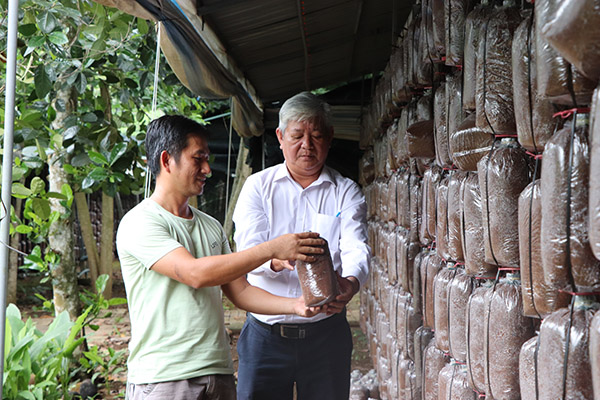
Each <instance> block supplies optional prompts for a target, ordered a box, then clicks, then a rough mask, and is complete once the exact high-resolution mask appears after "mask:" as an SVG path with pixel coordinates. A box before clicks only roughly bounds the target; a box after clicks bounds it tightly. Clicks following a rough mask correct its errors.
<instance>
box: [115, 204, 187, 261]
mask: <svg viewBox="0 0 600 400" xmlns="http://www.w3.org/2000/svg"><path fill="white" fill-rule="evenodd" d="M179 247H182V244H181V243H179V242H178V241H177V240H175V239H174V238H173V237H172V236H171V235H170V233H169V227H168V224H167V222H166V221H164V220H163V219H162V218H161V217H160V216H156V215H149V214H146V215H145V216H144V217H143V218H142V217H140V216H138V215H137V214H128V215H126V216H125V217H123V219H122V220H121V223H120V225H119V229H118V231H117V250H118V252H119V258H120V259H121V262H122V263H123V261H127V260H129V261H132V259H135V260H137V262H139V263H140V264H141V265H143V266H144V268H146V269H150V268H151V267H152V266H153V265H154V263H156V262H157V261H158V260H160V259H161V258H162V257H164V256H165V255H167V254H168V253H170V252H171V251H173V250H175V249H177V248H179Z"/></svg>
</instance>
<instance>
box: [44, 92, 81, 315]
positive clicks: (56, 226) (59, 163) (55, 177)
mask: <svg viewBox="0 0 600 400" xmlns="http://www.w3.org/2000/svg"><path fill="white" fill-rule="evenodd" d="M71 93H72V91H71V89H70V88H68V89H60V90H58V91H57V93H56V98H55V99H54V102H56V101H59V100H62V101H63V102H64V104H65V108H64V109H65V111H59V110H60V109H61V108H62V107H56V106H55V107H54V109H55V110H57V111H56V118H55V120H54V121H53V122H52V129H54V130H56V131H58V132H61V131H62V130H63V129H64V121H65V119H66V118H67V117H68V116H69V115H70V114H71V113H72V110H73V102H72V100H71ZM65 157H66V154H65V151H64V149H63V148H59V149H57V150H56V151H54V152H52V153H51V154H50V155H49V156H48V170H49V173H48V183H49V186H50V191H52V192H60V191H61V187H62V185H64V184H68V183H69V181H68V176H67V173H66V172H65V170H64V168H63V162H64V158H65ZM50 209H51V210H52V211H56V212H58V213H59V214H60V215H61V218H59V219H58V220H56V221H55V222H53V223H52V225H51V226H50V231H49V234H48V242H49V248H50V250H52V251H54V252H55V253H56V254H58V255H59V256H60V261H59V262H58V264H57V265H55V266H53V267H51V274H52V289H53V292H54V309H55V312H56V315H58V314H60V313H61V312H62V311H64V310H66V311H67V312H68V313H69V316H70V317H71V319H72V320H74V319H75V318H77V316H78V315H79V312H80V310H81V308H80V303H79V288H78V286H77V266H76V265H75V257H74V254H73V253H74V252H73V248H74V240H73V236H74V235H73V225H72V216H69V217H67V218H65V217H64V216H65V215H70V213H69V210H67V209H66V208H65V207H64V206H63V205H62V204H61V203H60V200H59V199H54V198H52V199H50Z"/></svg>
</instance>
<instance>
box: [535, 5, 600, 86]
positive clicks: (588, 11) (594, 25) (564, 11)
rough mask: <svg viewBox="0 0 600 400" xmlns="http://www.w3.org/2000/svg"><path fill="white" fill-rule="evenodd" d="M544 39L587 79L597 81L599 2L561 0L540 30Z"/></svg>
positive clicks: (599, 25)
mask: <svg viewBox="0 0 600 400" xmlns="http://www.w3.org/2000/svg"><path fill="white" fill-rule="evenodd" d="M542 34H543V35H544V38H545V39H546V40H547V41H548V42H549V43H550V45H551V46H552V47H554V49H555V50H557V51H558V53H560V55H561V56H562V57H564V58H565V59H566V60H567V61H569V62H570V63H571V64H572V65H574V66H575V67H576V68H577V69H578V70H579V71H581V73H582V74H583V75H585V76H586V77H587V78H588V79H590V80H592V81H595V82H598V80H599V79H600V3H599V2H598V1H597V0H563V1H562V2H561V4H560V6H559V8H558V10H557V11H556V13H555V15H554V18H553V19H552V20H551V21H550V22H549V23H548V24H546V25H545V26H544V27H542Z"/></svg>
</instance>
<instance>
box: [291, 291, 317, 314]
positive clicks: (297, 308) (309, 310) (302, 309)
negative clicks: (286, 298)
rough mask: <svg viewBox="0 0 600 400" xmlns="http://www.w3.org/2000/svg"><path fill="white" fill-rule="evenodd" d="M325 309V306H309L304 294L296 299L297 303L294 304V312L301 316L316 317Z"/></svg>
mask: <svg viewBox="0 0 600 400" xmlns="http://www.w3.org/2000/svg"><path fill="white" fill-rule="evenodd" d="M323 311H324V308H323V307H307V306H306V303H305V302H304V298H303V297H302V296H300V297H298V298H297V299H296V304H295V305H294V313H296V315H299V316H301V317H314V316H315V315H317V314H319V313H321V312H323Z"/></svg>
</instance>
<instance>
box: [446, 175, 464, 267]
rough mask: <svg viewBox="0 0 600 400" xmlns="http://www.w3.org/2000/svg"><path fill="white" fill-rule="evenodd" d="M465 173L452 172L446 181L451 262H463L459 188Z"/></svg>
mask: <svg viewBox="0 0 600 400" xmlns="http://www.w3.org/2000/svg"><path fill="white" fill-rule="evenodd" d="M466 178H467V173H466V172H463V171H454V172H453V173H452V174H451V176H450V180H449V181H448V244H447V245H448V256H449V259H450V260H452V261H457V262H463V261H464V255H463V245H462V235H461V226H460V220H461V216H462V214H461V211H460V188H461V185H462V183H463V182H464V180H465V179H466Z"/></svg>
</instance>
